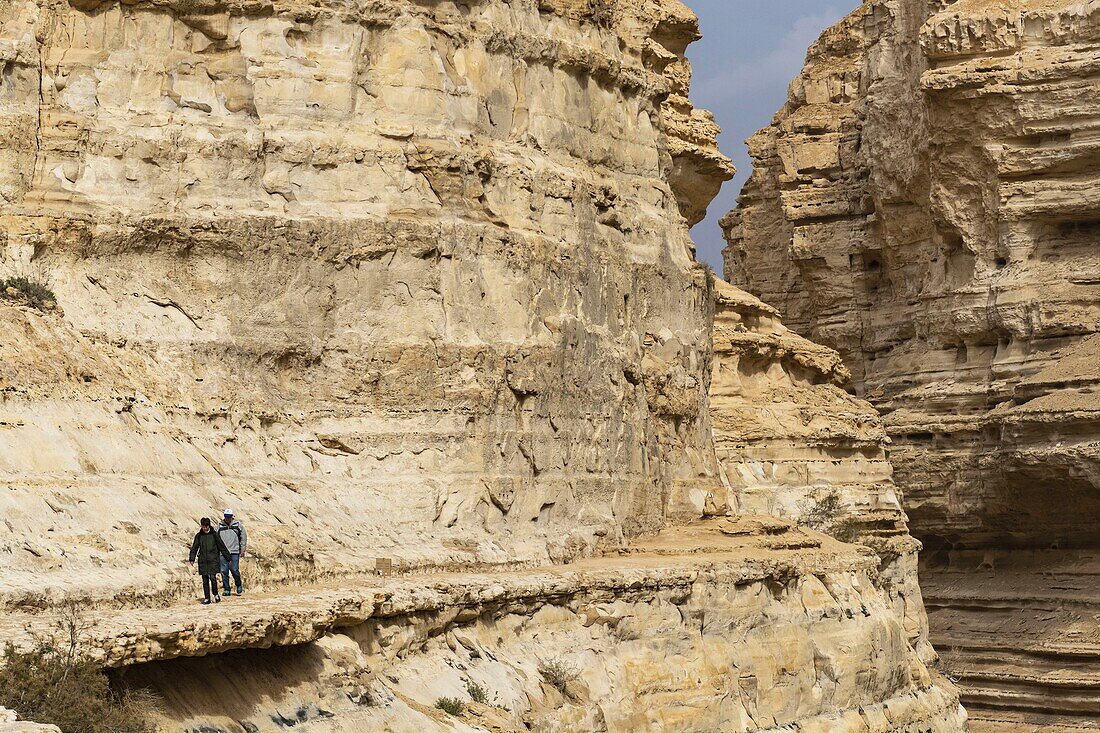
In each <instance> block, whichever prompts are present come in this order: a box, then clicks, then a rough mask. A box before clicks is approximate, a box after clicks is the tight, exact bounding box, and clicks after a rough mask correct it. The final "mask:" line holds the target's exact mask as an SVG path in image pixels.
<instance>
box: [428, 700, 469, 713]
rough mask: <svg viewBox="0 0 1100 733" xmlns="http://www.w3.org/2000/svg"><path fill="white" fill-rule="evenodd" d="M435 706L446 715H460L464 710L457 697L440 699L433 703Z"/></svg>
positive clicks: (464, 707)
mask: <svg viewBox="0 0 1100 733" xmlns="http://www.w3.org/2000/svg"><path fill="white" fill-rule="evenodd" d="M435 706H436V707H437V708H439V709H440V710H442V711H443V712H445V713H447V715H462V711H463V710H465V709H466V706H465V705H464V704H463V703H462V701H461V700H459V699H458V698H457V697H441V698H439V699H438V700H436V701H435Z"/></svg>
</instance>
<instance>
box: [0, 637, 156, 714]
mask: <svg viewBox="0 0 1100 733" xmlns="http://www.w3.org/2000/svg"><path fill="white" fill-rule="evenodd" d="M0 664H2V665H3V666H2V668H0V706H3V707H6V708H8V709H11V710H15V711H16V712H17V713H19V715H20V716H21V717H22V718H23V719H24V720H33V721H35V722H36V723H52V724H54V725H56V726H57V727H58V728H60V729H61V731H62V733H154V730H155V728H154V727H153V725H152V724H151V723H149V722H147V721H148V716H149V713H150V712H151V710H150V708H151V706H152V701H151V699H150V698H149V697H148V696H146V695H145V694H134V693H120V692H117V691H115V690H112V689H111V685H110V682H109V681H108V679H107V676H106V675H105V674H104V673H103V670H102V669H100V668H99V667H98V666H96V665H95V664H93V663H91V662H85V661H80V660H78V659H76V658H74V657H73V656H70V655H68V654H66V653H65V652H64V651H61V650H58V649H55V648H52V647H50V646H48V645H40V646H39V647H38V648H36V649H34V650H33V651H28V652H23V651H17V650H16V649H15V647H14V646H12V645H11V644H9V645H8V647H7V648H6V649H5V650H4V654H3V661H2V662H0Z"/></svg>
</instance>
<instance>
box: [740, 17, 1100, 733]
mask: <svg viewBox="0 0 1100 733" xmlns="http://www.w3.org/2000/svg"><path fill="white" fill-rule="evenodd" d="M1098 34H1100V9H1098V8H1097V7H1096V6H1095V4H1094V3H1079V2H1060V1H1056V2H1038V1H1036V2H1020V3H1000V2H984V1H977V0H975V1H970V0H959V1H958V2H931V3H926V2H917V1H916V0H912V1H910V0H884V1H874V2H865V3H864V4H863V5H862V6H861V7H860V8H859V9H858V10H856V11H855V12H853V13H852V14H851V15H850V16H849V17H848V18H847V19H845V20H844V21H842V22H841V23H840V24H838V25H837V26H835V27H834V28H832V29H830V30H828V31H826V33H825V34H824V35H823V36H822V37H821V38H820V39H819V40H818V42H817V43H816V44H814V46H813V47H812V48H811V49H810V52H809V55H808V57H807V64H806V66H805V68H804V70H803V72H802V74H801V75H800V76H799V77H798V78H797V79H796V80H795V81H794V83H793V84H792V86H791V93H790V97H789V99H788V103H787V105H786V106H785V107H784V109H783V110H781V111H780V113H779V114H778V116H777V117H776V120H775V122H774V124H773V125H771V126H770V127H768V128H765V129H764V130H762V131H761V132H760V133H758V134H757V135H756V136H754V137H753V138H752V139H751V140H750V141H749V146H750V152H751V154H752V156H753V158H754V166H755V167H754V173H753V176H752V178H751V180H750V181H749V183H748V184H747V185H746V187H745V189H744V191H743V193H742V196H741V199H740V203H739V207H738V209H737V211H736V212H733V213H731V215H730V216H728V217H727V218H726V219H725V220H724V226H725V228H726V233H727V238H728V241H729V247H728V248H727V249H726V250H725V266H726V275H727V277H728V278H729V279H730V280H731V282H734V283H735V284H739V285H741V286H743V287H745V288H746V289H748V290H749V291H751V292H752V293H754V294H756V295H759V296H760V297H762V298H763V299H764V300H766V301H768V302H770V303H772V304H773V305H775V306H776V307H777V308H778V310H779V311H780V313H781V314H782V315H783V317H784V319H785V321H786V323H787V324H788V325H789V326H790V327H791V328H793V329H794V330H795V331H797V332H799V333H801V334H803V335H807V336H809V337H810V338H813V339H814V340H816V341H819V342H821V343H824V344H826V345H829V346H832V347H834V348H836V349H837V350H839V351H840V353H841V354H842V356H843V357H844V361H845V364H846V365H847V366H848V367H849V368H850V369H851V371H852V372H853V374H854V376H855V379H854V382H853V384H854V386H855V388H856V390H857V392H858V393H860V394H862V395H864V396H867V397H869V398H870V399H871V400H872V402H873V403H874V404H875V405H876V406H877V407H878V408H879V409H880V410H881V411H882V412H883V414H884V418H885V422H886V426H887V430H888V431H889V434H890V437H891V438H892V440H893V448H892V451H891V460H892V461H893V464H894V467H895V469H896V473H895V478H896V480H897V482H898V484H899V485H900V486H901V488H902V489H903V491H904V494H905V505H906V509H907V511H908V514H909V517H910V520H911V526H912V528H913V532H914V533H915V534H916V535H917V536H918V537H919V538H920V539H921V540H922V541H923V542H924V543H925V546H926V548H927V550H928V552H927V553H926V557H927V558H928V559H929V561H930V567H929V571H932V574H930V573H925V580H926V581H927V582H926V586H925V590H926V597H928V598H929V601H930V604H931V605H932V606H933V608H934V609H936V610H935V611H934V612H933V614H932V622H933V623H932V631H933V640H934V641H936V640H937V635H939V638H940V640H941V641H943V642H945V643H951V644H954V645H956V646H959V647H960V648H966V644H965V643H963V642H962V641H961V640H960V639H959V638H958V634H957V633H955V632H956V631H957V630H958V629H959V628H963V627H966V628H979V627H981V628H984V629H985V630H986V631H988V630H991V629H1001V630H1005V629H1007V628H1008V627H1009V626H1011V627H1013V629H1014V631H1013V632H1012V633H1005V634H1004V635H998V634H994V638H993V639H986V642H983V643H982V644H980V645H979V646H982V647H983V648H982V649H981V650H976V652H975V656H973V657H967V655H966V654H961V657H962V661H960V662H959V663H958V664H957V665H956V666H959V667H961V668H962V671H961V672H960V674H962V675H963V677H964V681H967V682H968V685H969V686H970V687H971V688H972V689H973V690H975V692H974V693H973V694H972V695H971V696H970V697H969V698H968V700H969V704H970V708H971V711H972V713H974V714H975V716H976V717H986V718H989V720H990V721H991V723H990V724H991V725H994V724H996V723H995V722H992V721H995V720H1004V721H1005V722H1004V725H1007V726H1010V727H1011V726H1015V725H1022V724H1023V723H1020V720H1027V719H1035V720H1037V721H1040V722H1043V723H1044V724H1045V723H1050V721H1051V720H1054V721H1056V722H1058V721H1060V723H1059V724H1065V725H1068V726H1070V727H1074V726H1083V727H1086V728H1089V727H1095V726H1096V725H1100V719H1098V718H1097V717H1096V711H1097V710H1100V698H1097V694H1098V691H1100V685H1098V683H1100V677H1098V676H1097V675H1098V674H1100V665H1098V664H1097V662H1098V661H1100V658H1098V657H1097V656H1096V652H1097V648H1096V646H1095V644H1094V642H1093V641H1090V639H1092V638H1093V637H1094V636H1095V629H1091V630H1086V632H1085V633H1084V634H1083V635H1082V634H1081V633H1079V632H1081V629H1080V628H1079V627H1078V625H1077V623H1076V622H1073V621H1071V620H1067V619H1066V617H1064V616H1063V615H1062V611H1063V610H1065V609H1064V603H1063V601H1061V600H1059V599H1060V598H1061V594H1062V593H1068V594H1069V595H1070V596H1072V598H1073V600H1072V601H1068V600H1067V601H1066V603H1069V604H1070V605H1072V606H1073V607H1074V608H1075V609H1076V610H1074V611H1072V612H1071V615H1076V614H1079V615H1080V618H1081V619H1087V618H1090V617H1092V618H1093V623H1094V622H1095V615H1096V613H1097V611H1098V610H1100V609H1098V608H1097V605H1096V604H1097V601H1098V600H1100V599H1098V598H1097V596H1096V593H1095V588H1096V548H1097V546H1098V545H1100V535H1098V531H1097V527H1098V526H1100V524H1098V523H1097V520H1098V519H1100V492H1098V491H1097V487H1098V483H1100V482H1098V481H1097V478H1096V477H1097V475H1098V472H1097V458H1098V456H1100V451H1098V448H1097V445H1098V442H1097V431H1096V429H1095V424H1096V422H1095V418H1096V416H1097V408H1098V407H1100V403H1097V401H1096V385H1097V379H1096V376H1097V375H1096V374H1095V369H1094V367H1093V366H1092V365H1093V364H1094V363H1095V359H1094V357H1093V356H1090V354H1092V355H1095V353H1096V351H1097V349H1098V348H1100V347H1098V346H1097V343H1096V341H1095V340H1094V339H1093V338H1092V335H1093V334H1094V333H1095V332H1096V331H1097V325H1098V321H1097V313H1098V310H1097V306H1096V304H1097V302H1100V277H1098V276H1097V272H1098V269H1097V268H1098V267H1100V257H1098V256H1097V252H1098V251H1100V250H1098V249H1097V247H1096V241H1095V234H1096V231H1095V222H1096V220H1097V219H1098V218H1100V209H1098V208H1097V203H1096V201H1095V196H1094V195H1093V192H1094V190H1095V189H1096V184H1097V166H1096V161H1097V156H1096V149H1095V145H1094V142H1093V138H1094V137H1095V135H1096V130H1097V121H1096V119H1095V118H1096V109H1095V107H1096V103H1095V99H1096V91H1097V78H1096V74H1095V70H1094V69H1093V67H1094V66H1095V62H1096V49H1095V41H1096V38H1097V36H1098ZM979 569H980V572H981V573H993V574H994V577H995V578H996V581H995V582H993V583H992V584H991V583H990V582H989V579H988V578H986V577H984V576H974V575H973V573H974V572H975V571H979ZM1044 572H1049V575H1048V576H1046V577H1044ZM968 587H969V588H972V589H973V595H972V596H971V597H969V598H968V597H967V591H966V589H967V588H968ZM994 587H997V588H998V589H999V590H1003V589H1004V588H1017V589H1019V594H1020V596H1022V597H1024V598H1029V599H1031V600H1026V601H1025V600H1019V601H1014V602H1013V603H1011V604H1009V607H1011V608H1013V609H1015V610H1012V611H1009V607H1006V606H1005V603H1006V602H1007V601H1006V600H1005V599H1004V598H1002V597H1000V596H998V594H997V593H991V592H990V591H991V590H992V589H993V588H994ZM976 609H981V611H980V612H978V611H976ZM1049 609H1059V610H1057V611H1054V612H1053V615H1048V610H1049ZM976 612H977V613H979V617H980V618H983V619H984V620H983V621H979V620H978V618H979V617H974V616H973V614H974V613H976ZM1005 614H1015V615H1014V616H1013V619H1014V620H1013V621H1012V623H1011V624H1009V623H1007V622H1006V619H1007V616H1006V615H1005ZM1087 625H1088V624H1087V623H1086V626H1087ZM1071 631H1072V633H1069V632H1071ZM1048 637H1049V638H1048ZM983 638H984V637H983ZM1047 641H1049V642H1050V643H1049V645H1048V648H1046V649H1045V650H1044V651H1041V652H1040V651H1037V650H1036V648H1035V647H1036V645H1040V646H1042V645H1044V644H1046V642H1047ZM994 650H996V651H994ZM1017 654H1018V655H1020V659H1032V660H1034V659H1039V658H1040V657H1041V659H1042V661H1041V662H1037V663H1036V664H1037V666H1036V667H1035V669H1034V670H1033V671H1028V672H1020V671H1019V667H1020V666H1027V665H1026V664H1023V663H1020V664H1017V663H1015V662H1011V663H1010V662H1005V664H1004V667H1003V668H1002V669H1001V672H1003V674H1002V673H1001V672H997V669H998V666H999V664H1000V661H999V659H1000V658H1004V659H1012V658H1014V657H1013V656H1012V655H1017ZM1029 655H1031V656H1029ZM1035 655H1038V656H1035ZM967 658H969V659H971V662H972V666H971V662H967V661H966V659H967ZM1014 666H1015V667H1016V669H1014V668H1013V667H1014ZM1048 667H1050V668H1051V669H1055V670H1057V669H1064V670H1072V671H1067V673H1066V675H1065V676H1064V678H1059V676H1058V675H1051V674H1047V673H1046V672H1045V671H1044V670H1046V669H1047V668H1048ZM968 670H969V671H968ZM968 675H969V680H967V676H968ZM993 688H995V693H989V690H990V689H993ZM1029 716H1030V718H1029ZM1051 724H1053V723H1051Z"/></svg>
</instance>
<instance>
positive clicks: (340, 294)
mask: <svg viewBox="0 0 1100 733" xmlns="http://www.w3.org/2000/svg"><path fill="white" fill-rule="evenodd" d="M93 5H94V7H92V6H93ZM3 8H4V12H3V14H2V15H0V18H2V26H0V58H3V64H4V69H5V70H6V71H5V77H4V78H5V83H4V84H3V86H2V87H0V127H2V129H3V131H4V134H3V135H2V136H0V151H2V153H0V154H2V155H4V156H5V160H6V161H7V163H8V164H6V165H4V166H3V169H2V172H0V176H2V181H0V192H2V193H0V195H2V196H3V197H4V204H3V208H2V210H0V267H3V268H4V270H5V271H10V272H12V273H23V274H26V275H28V276H31V277H34V278H36V279H38V280H41V281H43V282H44V283H45V284H47V285H48V286H49V287H50V288H51V289H52V290H53V291H54V292H55V293H56V298H57V301H58V304H59V305H60V306H61V309H62V311H63V315H60V314H58V313H52V314H50V313H47V314H45V315H43V314H40V313H39V312H36V311H34V310H33V309H27V308H21V307H14V306H12V305H11V304H10V303H6V302H2V301H0V322H2V327H0V334H2V336H0V338H2V342H0V347H2V348H3V351H4V354H5V358H4V359H3V361H2V362H0V389H2V390H3V394H4V400H3V403H2V405H0V475H2V476H3V481H4V483H5V485H6V488H7V490H6V491H4V492H3V494H2V497H3V498H0V508H2V510H3V514H4V516H5V517H6V518H7V519H8V521H9V522H10V526H11V529H10V530H9V531H8V532H7V533H6V534H5V536H4V537H3V538H2V540H0V542H2V543H3V546H4V549H5V551H6V552H7V553H8V554H9V555H10V560H9V561H8V562H7V563H6V568H5V573H4V577H3V579H2V581H0V584H2V586H3V587H2V588H0V593H2V594H3V597H4V600H5V601H7V602H17V603H30V604H34V603H42V602H43V595H44V594H45V595H47V596H48V595H49V594H50V593H52V592H53V591H54V590H55V589H57V590H58V591H60V592H67V591H68V590H75V589H77V588H79V590H80V592H84V593H95V594H101V595H104V594H105V595H108V596H110V595H113V594H115V593H120V592H121V593H125V594H127V595H131V597H134V598H136V599H142V598H143V597H148V596H152V597H155V598H159V599H160V601H162V602H163V601H165V600H168V599H171V598H174V597H179V595H180V594H181V593H183V592H185V591H186V592H188V593H189V592H190V577H189V576H188V575H187V574H186V573H185V572H184V570H183V568H182V567H181V562H180V561H181V559H182V558H183V557H184V555H185V548H184V542H185V540H186V537H187V535H189V534H190V533H191V531H192V529H193V528H194V527H195V521H196V519H197V518H198V517H199V516H202V515H204V514H209V513H210V512H212V511H216V510H217V507H221V506H223V505H233V506H234V507H236V508H237V510H238V512H239V513H240V514H241V515H242V516H243V517H246V518H247V520H248V521H249V526H250V528H251V529H252V531H253V534H254V537H255V539H256V540H257V541H256V542H255V543H254V546H255V547H256V548H257V557H256V558H255V559H254V561H253V562H252V563H251V565H252V576H253V579H254V582H259V583H260V584H264V583H268V582H278V583H285V582H299V581H312V580H315V579H317V578H323V577H335V576H339V575H346V574H349V573H356V572H361V571H369V570H370V569H372V568H373V565H374V559H375V558H376V557H379V556H381V557H387V558H392V559H394V560H395V561H396V562H397V564H398V566H399V567H403V568H408V567H447V566H451V565H460V564H470V563H477V562H481V563H492V564H500V563H505V564H515V563H519V564H523V563H539V562H545V561H548V560H550V559H554V560H561V559H565V558H569V557H573V556H576V555H584V554H588V553H590V552H592V551H593V549H594V548H595V547H596V546H597V545H600V544H606V545H608V546H617V545H619V544H621V543H622V542H623V541H624V539H625V538H628V537H630V536H634V535H638V534H640V533H643V532H653V531H656V530H658V529H659V528H660V527H661V526H663V525H664V523H665V522H666V521H667V520H669V519H670V518H690V517H696V516H699V515H700V514H701V513H702V509H703V502H704V497H705V494H706V492H707V490H708V489H709V487H710V483H711V477H712V476H713V456H712V454H711V453H710V450H709V432H708V430H707V419H708V418H707V413H706V409H705V404H706V402H705V400H706V379H707V373H708V367H709V363H708V348H709V339H710V336H709V330H708V322H707V312H708V310H709V308H710V304H709V301H708V300H707V298H706V289H705V287H704V286H703V278H702V274H701V271H699V270H698V268H697V267H696V266H695V265H694V262H693V259H692V250H693V247H692V244H691V241H690V239H689V237H688V232H687V226H686V224H685V220H684V218H683V216H682V215H681V203H680V202H681V201H683V202H694V203H693V204H692V205H695V206H704V207H705V204H706V202H707V201H709V195H708V194H706V193H705V191H706V190H710V189H712V188H715V187H716V186H717V185H718V183H720V181H721V179H722V177H723V176H725V177H728V175H729V164H728V162H725V163H723V164H721V165H719V163H718V162H717V161H718V160H719V159H720V156H719V154H718V153H717V150H716V149H715V148H714V141H713V133H714V132H715V130H716V128H714V126H713V124H711V125H710V126H709V127H708V126H707V125H706V124H705V123H706V120H707V119H708V117H707V115H706V114H705V113H701V112H698V113H697V112H692V111H690V110H688V109H686V107H685V105H686V101H685V99H686V97H685V96H684V95H686V85H687V83H688V79H689V77H690V74H689V70H688V68H687V65H686V61H684V60H683V57H682V50H683V48H684V47H686V45H687V44H688V43H689V42H690V41H691V40H692V39H694V38H695V37H696V36H697V34H698V30H697V25H696V21H695V19H694V16H692V15H691V13H690V12H689V11H687V9H686V8H685V7H684V6H682V5H680V4H679V3H677V2H668V3H663V4H662V3H655V2H640V3H635V4H618V3H616V4H589V3H585V2H581V3H571V2H562V3H554V2H547V3H534V2H517V3H504V2H482V3H476V4H473V5H470V6H467V5H464V4H462V5H454V4H451V3H429V4H418V3H413V2H377V3H368V4H366V5H364V6H362V7H359V6H356V5H354V4H345V3H341V2H332V3H321V4H320V5H311V6H306V5H301V4H295V3H275V4H271V3H255V4H246V5H228V6H224V7H223V6H220V5H219V6H213V5H211V6H206V5H203V4H198V5H196V4H194V3H171V2H170V3H157V4H140V3H139V4H118V3H116V2H105V3H74V4H72V5H70V4H69V3H57V2H45V1H44V0H43V1H42V2H33V1H28V0H10V1H9V0H5V2H4V5H3ZM670 95H671V96H670ZM665 100H671V101H672V102H674V103H675V104H669V105H665V104H664V102H665ZM666 118H667V119H666ZM708 131H709V132H708ZM707 135H710V136H711V137H709V138H708V137H707ZM722 160H724V159H722ZM708 175H709V176H712V177H713V180H711V179H707V176H708ZM681 181H682V184H681ZM685 205H686V204H685ZM684 213H687V214H688V215H691V214H690V212H689V211H685V212H684ZM29 527H34V529H33V530H29V529H26V528H29ZM135 567H144V568H145V569H146V570H145V572H143V573H140V574H138V573H135V572H134V569H135ZM139 602H144V600H141V601H139Z"/></svg>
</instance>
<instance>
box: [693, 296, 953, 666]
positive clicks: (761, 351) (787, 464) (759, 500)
mask: <svg viewBox="0 0 1100 733" xmlns="http://www.w3.org/2000/svg"><path fill="white" fill-rule="evenodd" d="M714 287H715V314H714V372H713V377H712V380H711V389H710V395H711V400H710V409H711V419H712V421H713V430H714V447H715V452H716V454H717V457H718V464H719V469H720V471H721V476H722V478H723V480H724V482H725V485H726V486H727V487H728V497H729V499H728V501H729V503H730V504H732V505H733V509H734V512H735V513H738V514H739V513H749V514H760V513H764V514H769V515H774V516H776V517H781V518H783V519H787V520H790V521H792V522H795V523H798V524H803V525H807V526H811V527H814V528H816V529H819V530H821V531H826V532H829V533H830V534H832V535H833V536H835V537H837V538H839V539H841V540H843V541H846V542H858V543H861V544H865V545H867V546H869V547H872V548H873V549H874V550H875V551H876V552H877V553H878V555H879V558H880V560H881V567H880V572H879V574H878V576H877V581H878V583H879V585H880V586H881V588H882V590H883V593H884V595H885V596H886V597H887V598H889V599H890V601H891V602H892V603H893V605H894V608H895V610H896V611H897V614H898V617H899V618H900V619H902V620H903V622H904V624H905V628H906V632H907V633H908V634H909V639H910V641H911V642H912V643H913V645H914V646H915V647H916V648H917V650H918V651H919V652H920V654H921V656H922V657H923V658H924V659H925V660H930V659H932V658H933V657H934V652H933V651H932V647H931V645H930V644H929V643H928V622H927V619H926V617H925V611H924V603H923V600H922V599H921V591H920V585H919V582H918V578H917V553H918V551H919V550H920V543H919V542H917V541H916V540H914V539H913V537H911V536H910V535H909V530H908V528H907V526H906V517H905V513H904V511H903V510H902V508H901V501H900V499H899V492H898V490H897V487H896V486H895V485H894V482H893V479H892V469H891V466H890V463H889V461H887V459H886V451H885V448H886V445H887V442H888V439H887V437H886V431H885V429H884V428H883V426H882V421H881V420H880V419H879V416H878V413H877V412H876V411H875V409H874V408H873V407H872V406H871V405H870V403H868V402H866V401H864V400H861V399H859V398H856V397H853V396H852V395H850V394H848V393H847V392H845V391H844V390H843V389H842V386H843V385H845V384H846V383H847V381H848V379H849V376H850V375H849V373H848V370H847V369H846V368H845V367H844V365H843V364H842V363H841V359H840V355H839V354H838V353H837V352H835V351H833V350H832V349H829V348H826V347H824V346H820V345H818V344H815V343H813V342H811V341H808V340H807V339H805V338H803V337H801V336H799V335H797V334H796V333H794V332H793V331H790V330H788V329H787V328H786V327H785V326H784V325H783V324H782V323H781V322H780V320H779V314H778V313H777V311H776V310H775V309H774V308H772V307H771V306H768V305H766V304H765V303H763V302H761V301H760V300H758V299H756V298H754V297H753V296H752V295H749V294H748V293H746V292H744V291H742V290H738V289H737V288H734V287H732V286H730V285H729V284H727V283H725V282H722V281H721V280H717V281H716V282H715V286H714Z"/></svg>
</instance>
